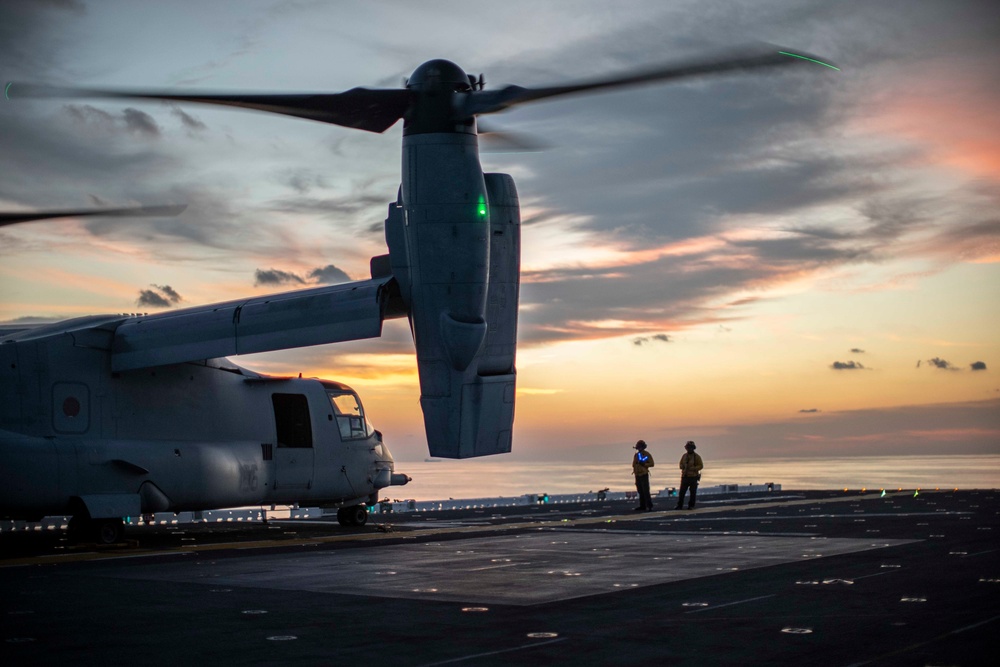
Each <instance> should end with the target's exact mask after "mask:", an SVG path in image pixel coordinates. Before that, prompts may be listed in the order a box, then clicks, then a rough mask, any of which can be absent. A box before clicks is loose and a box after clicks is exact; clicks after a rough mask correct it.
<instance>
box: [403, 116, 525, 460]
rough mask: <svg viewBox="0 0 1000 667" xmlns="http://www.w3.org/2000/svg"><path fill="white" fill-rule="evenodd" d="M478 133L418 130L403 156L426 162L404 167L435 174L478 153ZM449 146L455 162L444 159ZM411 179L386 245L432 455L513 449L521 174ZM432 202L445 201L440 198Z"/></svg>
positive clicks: (460, 455)
mask: <svg viewBox="0 0 1000 667" xmlns="http://www.w3.org/2000/svg"><path fill="white" fill-rule="evenodd" d="M470 142H475V137H474V136H469V135H455V134H448V135H418V136H416V137H407V138H406V139H405V141H404V146H405V147H407V148H408V149H409V150H406V149H405V148H404V160H416V161H424V162H428V164H426V165H423V166H422V168H421V169H416V170H406V169H404V174H406V173H420V174H423V175H424V179H426V175H427V174H430V173H435V172H434V169H433V168H432V163H433V162H434V161H435V160H439V161H440V162H441V163H442V164H444V163H451V162H453V161H454V158H455V153H457V152H461V153H463V154H467V155H468V158H469V159H474V160H476V165H475V166H476V167H478V155H477V153H476V151H475V150H474V149H475V145H474V143H470ZM441 153H450V154H451V158H452V160H442V159H440V154H441ZM466 173H467V174H468V173H471V174H473V176H472V177H469V178H467V181H468V182H467V183H465V184H464V185H465V187H464V189H462V188H461V187H459V188H456V187H455V182H456V179H455V174H443V175H441V176H442V178H441V179H440V180H439V179H433V180H430V181H427V180H422V181H421V182H420V183H417V182H409V183H407V182H406V181H404V183H403V187H402V188H401V191H400V198H399V200H398V201H397V202H396V203H395V204H394V205H390V207H389V216H388V218H387V219H386V242H387V243H388V245H389V255H390V263H391V267H392V272H393V275H394V276H395V277H396V280H397V283H398V285H399V288H400V295H401V298H402V300H403V302H404V303H405V304H406V305H407V308H408V311H409V318H410V327H411V330H412V332H413V338H414V343H415V345H416V352H417V366H418V372H419V376H420V391H421V397H420V403H421V407H422V408H423V412H424V425H425V429H426V433H427V441H428V447H429V450H430V454H431V455H432V456H439V457H446V458H467V457H472V456H486V455H489V454H497V453H503V452H508V451H510V446H511V430H512V425H513V419H514V392H515V374H516V371H515V367H514V356H515V345H516V340H517V304H518V276H519V272H520V209H519V205H518V200H517V191H516V189H515V187H514V181H513V179H512V178H511V177H510V176H508V175H506V174H485V175H483V181H482V186H481V187H479V186H478V183H476V182H475V181H476V180H477V179H475V178H474V176H475V174H477V173H479V172H478V169H468V170H467V172H466ZM434 199H437V200H438V202H437V203H434V201H433V200H434Z"/></svg>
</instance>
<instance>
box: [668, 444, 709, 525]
mask: <svg viewBox="0 0 1000 667" xmlns="http://www.w3.org/2000/svg"><path fill="white" fill-rule="evenodd" d="M684 449H686V450H687V452H685V454H684V456H682V457H681V464H680V467H681V490H680V492H678V494H677V507H676V508H675V509H684V494H685V493H687V491H688V489H690V490H691V500H689V501H688V509H689V510H693V509H694V501H695V497H696V496H697V495H698V482H699V481H700V480H701V469H702V468H704V467H705V464H704V463H703V462H702V460H701V457H700V456H698V455H697V454H695V453H694V450H695V444H694V442H691V441H688V444H686V445H684Z"/></svg>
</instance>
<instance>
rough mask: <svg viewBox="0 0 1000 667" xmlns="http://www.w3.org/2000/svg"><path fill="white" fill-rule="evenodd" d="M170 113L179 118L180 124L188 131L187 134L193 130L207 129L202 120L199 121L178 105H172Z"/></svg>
mask: <svg viewBox="0 0 1000 667" xmlns="http://www.w3.org/2000/svg"><path fill="white" fill-rule="evenodd" d="M170 113H171V114H173V115H174V116H176V117H177V118H179V119H180V121H181V125H182V126H183V127H184V129H185V130H187V131H188V133H189V134H193V133H195V132H201V131H203V130H207V129H208V126H207V125H205V124H204V123H203V122H201V121H200V120H198V119H197V118H195V117H194V116H192V115H191V114H189V113H187V112H186V111H184V110H183V109H181V108H180V107H172V108H171V109H170Z"/></svg>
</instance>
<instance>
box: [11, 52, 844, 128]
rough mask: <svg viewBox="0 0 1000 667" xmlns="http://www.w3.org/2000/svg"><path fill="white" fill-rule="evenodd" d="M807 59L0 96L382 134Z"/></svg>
mask: <svg viewBox="0 0 1000 667" xmlns="http://www.w3.org/2000/svg"><path fill="white" fill-rule="evenodd" d="M808 64H813V65H822V66H825V67H829V68H832V69H837V68H836V67H835V66H833V65H831V64H829V63H826V62H823V61H822V60H820V59H818V58H815V57H813V56H810V55H807V54H802V53H794V52H792V51H787V50H783V49H780V48H778V47H771V48H767V49H755V50H747V51H743V52H739V53H731V54H728V55H725V56H722V57H716V58H710V59H706V60H697V61H689V62H682V63H677V64H673V65H669V66H663V67H657V68H652V69H645V70H639V71H633V72H630V73H623V74H620V75H618V76H614V77H610V78H606V79H598V80H595V81H589V82H581V83H576V84H568V85H562V86H548V87H544V88H523V87H521V86H506V87H504V88H500V89H497V90H484V89H483V80H482V77H480V78H479V79H478V80H477V79H476V78H475V77H472V76H470V75H467V74H466V73H465V72H464V71H463V70H462V69H461V68H459V67H458V66H457V65H455V64H454V63H452V62H449V61H447V60H431V61H428V62H426V63H424V64H423V65H420V67H418V68H417V69H416V70H415V71H414V72H413V74H412V75H411V76H410V77H409V79H407V82H406V88H404V89H369V88H352V89H351V90H348V91H346V92H343V93H332V94H330V93H316V94H267V93H265V94H258V93H247V94H240V93H204V92H197V93H196V92H181V91H143V90H105V89H93V88H70V87H61V86H46V85H36V84H26V83H14V82H11V83H8V84H7V85H6V87H5V89H4V96H5V97H6V98H7V99H15V98H28V97H60V98H105V99H147V100H164V101H171V102H199V103H204V104H220V105H224V106H233V107H242V108H244V109H254V110H257V111H268V112H271V113H278V114H283V115H286V116H294V117H297V118H306V119H309V120H315V121H320V122H323V123H332V124H334V125H341V126H343V127H350V128H356V129H359V130H366V131H368V132H385V131H386V130H387V129H389V128H390V127H391V126H392V125H394V124H395V123H396V121H398V120H399V119H403V120H404V123H405V125H404V127H406V128H409V127H411V126H414V125H416V126H418V127H420V126H426V125H442V126H444V125H450V126H454V125H455V124H461V123H470V122H471V120H472V119H473V118H474V117H476V116H480V115H484V114H490V113H496V112H499V111H503V110H505V109H509V108H511V107H514V106H517V105H519V104H526V103H528V102H536V101H538V100H544V99H549V98H553V97H560V96H564V95H573V94H577V93H583V92H590V91H598V90H607V89H613V88H625V87H630V86H637V85H642V84H647V83H654V82H657V81H670V80H680V79H691V78H695V77H702V76H710V75H714V74H724V73H727V72H734V71H740V70H753V69H761V68H770V67H793V66H799V65H808ZM418 131H421V130H418ZM422 131H428V130H426V129H424V130H422ZM430 131H433V130H430Z"/></svg>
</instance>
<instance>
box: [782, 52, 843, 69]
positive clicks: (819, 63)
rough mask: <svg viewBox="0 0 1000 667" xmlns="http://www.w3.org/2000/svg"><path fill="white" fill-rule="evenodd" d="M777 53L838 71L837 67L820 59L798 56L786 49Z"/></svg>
mask: <svg viewBox="0 0 1000 667" xmlns="http://www.w3.org/2000/svg"><path fill="white" fill-rule="evenodd" d="M778 53H780V54H781V55H783V56H790V57H792V58H800V59H802V60H808V61H809V62H811V63H816V64H817V65H822V66H823V67H829V68H830V69H835V70H837V71H838V72H839V71H840V68H839V67H835V66H833V65H831V64H830V63H825V62H823V61H822V60H816V59H815V58H809V57H807V56H800V55H799V54H797V53H789V52H788V51H778Z"/></svg>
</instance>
